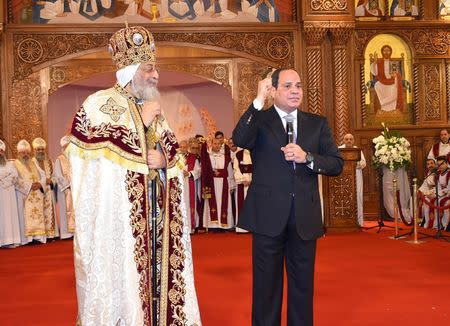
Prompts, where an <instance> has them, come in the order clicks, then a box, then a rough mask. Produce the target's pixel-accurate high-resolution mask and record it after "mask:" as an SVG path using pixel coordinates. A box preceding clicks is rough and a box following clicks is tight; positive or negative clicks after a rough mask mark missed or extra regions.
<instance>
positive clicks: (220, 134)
mask: <svg viewBox="0 0 450 326" xmlns="http://www.w3.org/2000/svg"><path fill="white" fill-rule="evenodd" d="M218 136H222V137H225V136H224V134H223V132H222V131H220V130H217V131H216V133H215V134H214V138H217V137H218Z"/></svg>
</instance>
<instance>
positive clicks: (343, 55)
mask: <svg viewBox="0 0 450 326" xmlns="http://www.w3.org/2000/svg"><path fill="white" fill-rule="evenodd" d="M331 27H332V28H330V31H331V36H332V49H333V84H334V95H333V96H334V101H333V105H334V113H335V128H334V135H335V139H336V140H338V141H341V140H342V139H343V138H344V135H345V134H347V133H349V132H350V99H349V97H350V89H349V87H350V77H351V76H350V73H349V69H348V67H350V62H349V58H350V55H349V47H348V44H347V43H348V40H349V37H350V35H351V33H352V31H353V24H351V23H337V24H336V26H331Z"/></svg>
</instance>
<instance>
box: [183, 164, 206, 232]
mask: <svg viewBox="0 0 450 326" xmlns="http://www.w3.org/2000/svg"><path fill="white" fill-rule="evenodd" d="M184 171H186V172H188V173H189V174H188V175H187V176H185V177H184V203H185V205H186V213H187V224H188V225H187V227H188V228H189V230H191V233H192V231H193V230H194V229H195V228H196V227H198V224H199V216H198V211H197V198H198V197H199V191H200V187H199V181H200V176H201V173H202V170H201V167H200V162H199V160H198V159H196V160H195V165H194V167H193V168H192V169H189V167H188V164H186V165H185V166H184ZM190 180H193V181H194V197H193V200H194V207H191V192H190V186H189V181H190ZM191 210H194V214H195V215H194V216H195V221H194V225H192V220H191Z"/></svg>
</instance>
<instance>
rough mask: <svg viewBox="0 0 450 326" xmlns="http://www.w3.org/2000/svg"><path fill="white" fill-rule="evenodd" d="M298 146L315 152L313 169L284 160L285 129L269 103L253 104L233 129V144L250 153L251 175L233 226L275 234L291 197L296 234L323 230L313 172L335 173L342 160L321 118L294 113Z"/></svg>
mask: <svg viewBox="0 0 450 326" xmlns="http://www.w3.org/2000/svg"><path fill="white" fill-rule="evenodd" d="M297 134H298V136H297V144H298V145H300V146H301V147H302V148H303V150H304V151H306V152H311V153H312V154H313V155H314V165H313V169H311V168H309V167H307V166H306V164H299V163H297V164H296V168H295V170H294V168H293V164H292V162H291V161H286V160H285V159H284V153H283V152H282V151H281V147H282V146H285V145H286V132H285V129H284V127H283V123H282V121H281V119H280V116H279V115H278V113H277V111H276V110H275V108H274V107H271V108H270V109H269V110H265V111H258V110H256V109H255V108H254V107H253V105H251V106H250V107H249V109H248V110H247V111H246V112H245V113H244V114H243V115H242V117H241V119H240V120H239V122H238V124H237V125H236V127H235V129H234V131H233V141H234V143H235V144H236V145H237V146H240V147H243V148H247V149H249V150H250V152H251V157H252V164H253V175H252V183H251V185H250V188H249V190H248V192H247V197H246V199H245V202H244V206H243V210H242V212H241V213H240V215H239V223H238V226H239V227H242V228H244V229H246V230H249V231H252V232H256V233H259V234H263V235H267V236H276V235H279V234H280V233H281V232H282V230H283V229H284V227H285V226H286V224H287V221H288V217H289V212H290V209H291V204H292V198H293V196H292V194H294V200H295V218H296V225H297V232H298V234H299V236H300V237H301V238H302V239H304V240H312V239H317V238H318V237H320V236H322V235H323V233H324V229H323V224H322V213H321V206H320V197H319V189H318V178H317V175H318V174H324V175H328V176H336V175H339V174H340V173H341V171H342V166H343V159H342V157H341V155H340V152H339V150H338V149H337V147H336V144H335V142H334V140H333V138H332V136H331V132H330V128H329V127H328V123H327V120H326V118H324V117H321V116H318V115H315V114H311V113H306V112H302V111H300V110H299V111H298V112H297Z"/></svg>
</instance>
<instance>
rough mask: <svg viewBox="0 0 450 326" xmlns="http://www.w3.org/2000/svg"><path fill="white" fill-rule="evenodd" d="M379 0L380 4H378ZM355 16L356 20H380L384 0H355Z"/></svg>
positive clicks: (382, 13)
mask: <svg viewBox="0 0 450 326" xmlns="http://www.w3.org/2000/svg"><path fill="white" fill-rule="evenodd" d="M380 2H381V4H380ZM355 3H356V7H355V17H356V19H358V20H362V21H370V20H380V19H381V17H383V15H384V1H380V0H358V1H355Z"/></svg>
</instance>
